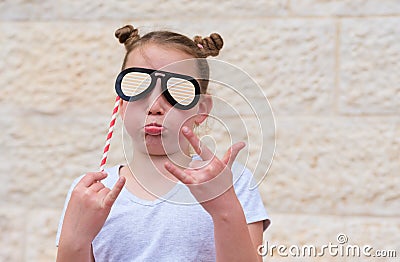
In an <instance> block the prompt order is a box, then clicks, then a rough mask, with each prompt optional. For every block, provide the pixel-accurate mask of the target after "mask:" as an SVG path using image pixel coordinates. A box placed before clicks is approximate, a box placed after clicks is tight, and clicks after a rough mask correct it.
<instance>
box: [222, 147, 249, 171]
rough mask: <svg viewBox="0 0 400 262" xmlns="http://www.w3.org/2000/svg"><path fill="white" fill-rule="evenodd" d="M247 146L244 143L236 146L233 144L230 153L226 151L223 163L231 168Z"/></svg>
mask: <svg viewBox="0 0 400 262" xmlns="http://www.w3.org/2000/svg"><path fill="white" fill-rule="evenodd" d="M245 146H246V143H244V142H237V143H236V144H233V145H232V146H231V147H230V148H229V149H228V151H226V153H225V155H224V157H223V158H222V162H223V163H224V164H225V165H227V166H229V167H230V168H231V167H232V164H233V162H234V161H235V159H236V157H237V155H238V154H239V152H240V150H242V149H243V148H244V147H245Z"/></svg>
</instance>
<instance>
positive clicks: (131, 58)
mask: <svg viewBox="0 0 400 262" xmlns="http://www.w3.org/2000/svg"><path fill="white" fill-rule="evenodd" d="M196 64H197V63H196V59H195V58H193V56H191V55H189V54H187V53H185V52H183V51H181V50H179V49H177V48H174V47H172V46H167V45H165V46H163V45H157V44H147V45H144V46H140V47H138V48H136V49H134V50H132V51H131V52H130V53H129V55H128V58H127V61H126V64H125V67H126V68H129V67H142V68H150V69H156V70H163V71H169V72H174V73H179V74H184V75H191V76H197V75H198V68H197V66H196Z"/></svg>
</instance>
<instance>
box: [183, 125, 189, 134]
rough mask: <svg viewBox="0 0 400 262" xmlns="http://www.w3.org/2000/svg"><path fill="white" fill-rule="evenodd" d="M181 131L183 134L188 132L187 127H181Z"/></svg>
mask: <svg viewBox="0 0 400 262" xmlns="http://www.w3.org/2000/svg"><path fill="white" fill-rule="evenodd" d="M182 132H183V133H185V134H187V133H189V128H188V127H187V126H184V127H182Z"/></svg>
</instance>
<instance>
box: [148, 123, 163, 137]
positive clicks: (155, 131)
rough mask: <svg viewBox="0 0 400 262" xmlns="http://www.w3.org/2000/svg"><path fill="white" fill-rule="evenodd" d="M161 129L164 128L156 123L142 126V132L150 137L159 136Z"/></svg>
mask: <svg viewBox="0 0 400 262" xmlns="http://www.w3.org/2000/svg"><path fill="white" fill-rule="evenodd" d="M163 129H164V127H163V126H162V125H160V124H157V123H151V124H147V125H145V126H144V132H145V133H146V134H147V135H151V136H156V135H159V134H161V132H162V131H163Z"/></svg>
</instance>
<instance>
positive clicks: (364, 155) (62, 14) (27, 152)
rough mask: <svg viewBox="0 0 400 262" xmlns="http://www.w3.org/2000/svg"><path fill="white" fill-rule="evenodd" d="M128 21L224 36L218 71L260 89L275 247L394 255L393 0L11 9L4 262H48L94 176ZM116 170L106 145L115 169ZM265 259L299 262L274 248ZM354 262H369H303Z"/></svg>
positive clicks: (1, 119)
mask: <svg viewBox="0 0 400 262" xmlns="http://www.w3.org/2000/svg"><path fill="white" fill-rule="evenodd" d="M125 23H132V24H134V25H137V26H139V27H141V28H142V29H143V30H144V31H149V30H152V29H160V28H166V29H172V30H177V31H180V32H183V33H185V34H188V35H194V34H202V35H206V34H208V33H210V32H213V31H218V32H220V33H221V34H222V35H223V36H224V38H225V42H226V46H225V48H224V50H223V52H222V55H221V56H220V59H223V60H226V61H229V62H231V63H233V64H235V65H237V66H239V67H241V68H243V69H245V70H246V71H247V72H248V73H249V74H250V75H251V76H253V77H254V78H255V79H256V80H257V81H258V82H259V84H260V85H261V86H262V87H263V88H264V91H265V93H266V94H267V95H268V98H269V100H270V102H271V105H272V107H273V111H274V113H275V120H276V125H277V148H276V156H275V159H274V162H273V165H272V168H271V170H270V172H269V173H268V176H267V177H266V179H265V180H264V181H263V183H262V184H261V187H260V191H261V193H262V196H263V200H264V202H265V205H266V207H267V209H268V211H269V214H270V216H271V218H272V221H273V222H272V225H271V227H270V229H269V230H267V232H266V233H265V235H264V238H265V240H268V244H269V245H279V244H285V245H287V246H290V245H304V244H315V245H323V244H329V242H332V243H333V244H337V241H336V237H337V235H338V234H339V233H345V234H346V235H347V236H348V239H349V240H348V243H349V244H353V245H360V246H362V245H366V244H368V245H371V246H373V247H374V250H376V249H394V250H397V257H399V256H400V219H399V218H400V190H399V189H400V188H399V185H400V73H399V72H400V44H399V43H400V1H399V0H336V1H333V0H332V1H331V0H297V1H295V0H291V1H290V0H255V1H244V0H241V1H224V2H223V3H222V1H202V2H200V1H188V0H186V1H183V0H180V1H161V0H158V1H85V0H83V1H66V0H59V1H51V0H41V1H21V0H5V1H0V43H1V44H0V74H1V75H0V108H1V115H0V127H1V130H2V135H1V136H0V144H1V147H0V163H1V165H0V176H1V181H2V186H1V187H0V232H1V235H0V247H1V248H0V261H54V258H55V253H56V249H55V243H54V240H55V232H56V229H57V223H58V219H59V216H60V214H61V209H62V207H63V203H64V198H65V195H66V192H67V190H68V187H69V185H70V183H71V181H72V179H73V178H74V177H76V176H78V175H80V174H82V173H83V172H86V171H91V170H97V167H98V165H99V161H100V157H101V150H102V147H103V143H104V139H105V134H106V124H107V123H108V121H109V118H110V112H111V109H112V106H113V99H114V90H113V83H114V79H115V76H116V74H117V73H118V71H119V67H120V64H121V61H122V57H123V48H122V47H121V46H120V45H119V44H118V43H117V41H116V39H114V37H113V32H114V30H115V29H116V28H118V27H119V26H122V25H124V24H125ZM93 89H96V92H94V93H93V94H92V96H90V97H87V96H86V94H87V93H88V92H90V91H91V90H93ZM118 130H121V124H120V123H119V124H118V127H117V131H116V136H120V131H118ZM122 160H123V154H122V150H121V142H120V139H114V140H113V142H112V150H111V154H110V159H109V165H112V164H115V163H118V162H121V161H122ZM265 260H266V261H267V260H268V261H270V260H272V261H280V260H282V261H292V260H294V259H293V258H292V257H291V256H290V255H289V258H287V257H286V258H284V257H280V256H279V255H277V253H276V250H275V253H274V256H273V257H271V256H267V257H266V258H265ZM353 260H360V261H366V258H365V257H364V258H362V259H355V258H342V257H341V258H338V257H336V258H335V257H333V256H330V255H329V254H326V255H325V256H324V257H320V258H314V257H311V258H310V257H307V258H300V259H299V261H353ZM368 261H395V260H394V259H379V260H375V259H373V258H370V259H369V260H368Z"/></svg>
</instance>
